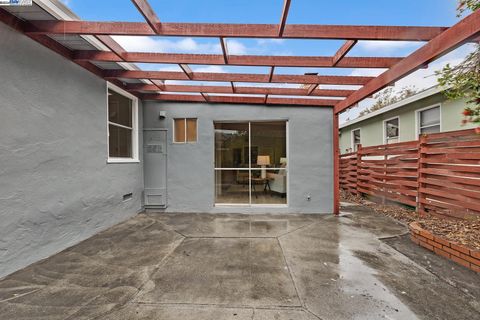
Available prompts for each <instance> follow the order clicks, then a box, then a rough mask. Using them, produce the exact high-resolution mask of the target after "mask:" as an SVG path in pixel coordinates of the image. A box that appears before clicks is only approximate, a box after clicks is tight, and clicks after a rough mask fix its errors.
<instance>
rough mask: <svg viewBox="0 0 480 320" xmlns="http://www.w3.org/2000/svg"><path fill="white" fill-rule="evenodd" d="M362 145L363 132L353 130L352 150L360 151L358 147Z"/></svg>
mask: <svg viewBox="0 0 480 320" xmlns="http://www.w3.org/2000/svg"><path fill="white" fill-rule="evenodd" d="M361 143H362V139H361V130H360V128H358V129H353V130H352V150H353V152H355V151H357V150H358V146H359V145H360V144H361Z"/></svg>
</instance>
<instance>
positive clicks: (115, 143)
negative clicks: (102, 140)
mask: <svg viewBox="0 0 480 320" xmlns="http://www.w3.org/2000/svg"><path fill="white" fill-rule="evenodd" d="M108 130H109V137H108V147H109V155H110V157H112V158H132V130H131V129H125V128H121V127H117V126H115V125H111V124H110V125H109V126H108Z"/></svg>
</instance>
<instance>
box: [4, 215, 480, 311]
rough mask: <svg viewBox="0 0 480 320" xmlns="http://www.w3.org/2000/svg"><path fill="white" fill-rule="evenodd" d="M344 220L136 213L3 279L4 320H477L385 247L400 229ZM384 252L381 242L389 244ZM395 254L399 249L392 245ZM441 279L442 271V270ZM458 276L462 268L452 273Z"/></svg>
mask: <svg viewBox="0 0 480 320" xmlns="http://www.w3.org/2000/svg"><path fill="white" fill-rule="evenodd" d="M345 210H347V211H345V212H344V213H343V214H342V216H340V217H334V216H330V215H322V216H313V215H288V216H285V215H271V214H270V215H266V214H265V215H238V214H218V215H212V214H183V213H178V214H162V213H149V214H140V215H138V216H137V217H135V218H133V219H130V220H128V221H126V222H124V223H122V224H119V225H116V226H114V227H113V228H110V229H108V230H106V231H104V232H101V233H99V234H97V235H95V236H94V237H92V238H90V239H88V240H86V241H84V242H82V243H80V244H78V245H76V246H73V247H71V248H69V249H67V250H65V251H63V252H60V253H58V254H57V255H54V256H52V257H50V258H48V259H46V260H43V261H40V262H38V263H35V264H33V265H31V266H29V267H27V268H25V269H23V270H20V271H18V272H16V273H14V274H12V275H10V276H8V277H6V278H4V279H2V280H0V315H1V318H2V319H3V318H5V319H12V320H13V319H81V320H89V319H167V320H169V319H175V320H177V319H187V320H189V319H192V320H193V319H196V320H197V319H199V320H202V319H222V320H223V319H241V320H243V319H255V320H287V319H288V320H289V319H300V320H312V319H386V318H387V319H473V318H475V317H476V316H478V313H479V312H480V306H479V304H478V302H477V301H478V300H479V297H478V292H477V291H471V290H468V288H469V287H467V289H465V288H462V281H463V282H464V283H470V286H472V284H473V285H475V283H476V286H477V287H478V285H480V279H479V277H478V275H476V274H474V273H473V272H472V271H470V270H463V272H464V273H465V274H464V275H463V277H462V278H461V279H462V281H460V282H458V283H456V284H455V286H452V284H451V282H449V281H446V279H448V277H439V276H438V275H437V274H434V273H432V272H430V271H429V270H427V269H426V268H424V267H423V266H422V264H421V263H417V261H415V255H412V253H411V252H410V251H411V250H420V251H421V250H423V249H422V248H419V247H412V248H409V250H410V251H409V256H411V257H412V259H413V260H412V259H411V258H409V257H407V256H405V255H403V254H402V253H400V252H398V251H397V250H395V249H394V248H393V247H391V246H389V245H388V244H387V243H386V242H385V241H383V240H382V238H384V237H392V236H398V235H401V234H404V233H405V232H406V231H407V229H406V227H405V226H404V225H402V224H400V223H396V222H394V221H392V220H391V219H389V218H386V217H383V216H379V215H377V214H375V213H372V212H370V211H369V210H367V209H365V208H359V207H355V206H349V207H348V208H345ZM387 242H388V241H387ZM396 247H397V249H398V248H401V247H402V246H396ZM445 272H446V271H445ZM456 272H462V270H456Z"/></svg>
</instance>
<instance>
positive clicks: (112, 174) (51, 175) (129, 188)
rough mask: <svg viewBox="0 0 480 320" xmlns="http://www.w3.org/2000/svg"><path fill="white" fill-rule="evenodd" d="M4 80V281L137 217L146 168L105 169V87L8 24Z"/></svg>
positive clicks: (3, 38) (0, 150) (0, 70)
mask: <svg viewBox="0 0 480 320" xmlns="http://www.w3.org/2000/svg"><path fill="white" fill-rule="evenodd" d="M0 74H1V75H2V83H1V85H0V163H1V166H0V221H1V223H0V277H1V276H4V275H6V274H8V273H10V272H12V271H14V270H17V269H19V268H22V267H24V266H27V265H29V264H31V263H32V262H35V261H37V260H39V259H42V258H46V257H48V256H50V255H52V254H54V253H56V252H59V251H61V250H63V249H65V248H66V247H69V246H71V245H74V244H76V243H78V242H80V241H82V240H84V239H86V238H88V237H90V236H92V235H94V234H95V233H98V232H99V231H101V230H103V229H106V228H108V227H110V226H112V225H114V224H116V223H118V222H120V221H123V220H125V219H127V218H129V217H131V216H133V215H135V214H136V213H137V212H138V211H140V210H141V207H142V204H141V198H142V191H143V168H142V165H141V164H140V163H135V164H107V119H106V117H107V112H106V83H105V81H103V80H101V79H99V78H98V77H96V76H94V75H93V74H91V73H89V72H88V71H86V70H84V69H82V68H81V67H79V66H77V65H75V64H74V63H72V62H70V61H68V60H66V59H64V58H63V57H61V56H59V55H57V54H55V53H53V52H52V51H50V50H49V49H47V48H45V47H43V46H41V45H39V44H37V43H35V42H34V41H32V40H31V39H29V38H27V37H25V36H23V35H21V34H19V33H17V32H16V31H13V30H12V29H9V28H8V27H6V26H4V25H3V24H0ZM140 118H141V112H140ZM140 123H141V119H140ZM140 140H141V135H140ZM139 145H140V146H141V145H142V144H141V141H140V142H139ZM127 193H133V198H132V199H131V200H129V201H126V202H123V197H122V196H123V195H124V194H127Z"/></svg>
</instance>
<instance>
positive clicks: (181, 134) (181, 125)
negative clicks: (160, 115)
mask: <svg viewBox="0 0 480 320" xmlns="http://www.w3.org/2000/svg"><path fill="white" fill-rule="evenodd" d="M174 126H175V128H174V130H173V131H174V132H175V137H174V140H173V141H174V142H185V119H175V120H174Z"/></svg>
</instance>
